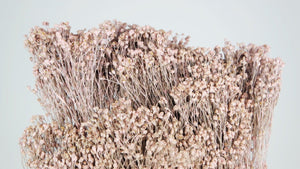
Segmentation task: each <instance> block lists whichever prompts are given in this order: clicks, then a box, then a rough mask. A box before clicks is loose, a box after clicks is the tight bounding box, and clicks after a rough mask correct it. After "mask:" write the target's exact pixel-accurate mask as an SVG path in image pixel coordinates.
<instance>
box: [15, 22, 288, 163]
mask: <svg viewBox="0 0 300 169" xmlns="http://www.w3.org/2000/svg"><path fill="white" fill-rule="evenodd" d="M44 26H45V27H44V28H42V27H35V28H33V29H32V30H31V32H30V33H29V34H28V35H27V36H26V40H25V46H26V47H27V48H28V49H29V51H30V53H31V54H32V56H33V57H31V60H32V62H33V63H34V70H33V73H34V75H35V77H36V84H35V88H34V89H31V90H32V92H34V93H35V94H36V95H37V96H38V101H39V102H40V103H41V105H42V106H43V108H44V109H45V111H46V112H47V113H46V115H45V116H35V117H34V118H33V124H32V125H31V126H29V127H28V128H27V129H26V130H25V131H24V134H23V136H22V137H21V138H20V146H21V152H22V155H23V159H24V166H25V167H28V168H83V169H86V168H218V169H220V168H224V169H225V168H266V152H267V146H268V141H269V137H270V130H271V121H272V113H273V109H274V106H275V105H276V103H277V100H278V96H279V92H280V83H281V69H282V67H283V62H282V61H281V60H280V59H279V58H270V57H268V56H267V54H268V51H269V47H268V46H266V45H263V46H256V45H254V44H249V45H244V44H239V45H237V46H233V45H232V44H231V43H229V42H225V45H224V47H218V46H217V47H215V48H213V49H210V48H203V47H198V48H192V47H189V46H187V43H188V40H189V37H180V36H178V35H176V36H173V35H172V33H171V32H170V31H169V32H165V31H164V30H156V29H154V28H152V27H150V26H138V25H128V24H126V23H122V22H118V21H107V22H105V23H103V24H100V25H99V28H93V29H90V30H88V31H86V30H79V31H77V33H72V32H71V31H70V29H71V27H70V26H69V24H68V23H61V24H59V25H55V26H54V27H53V28H50V27H49V24H48V23H46V22H45V23H44Z"/></svg>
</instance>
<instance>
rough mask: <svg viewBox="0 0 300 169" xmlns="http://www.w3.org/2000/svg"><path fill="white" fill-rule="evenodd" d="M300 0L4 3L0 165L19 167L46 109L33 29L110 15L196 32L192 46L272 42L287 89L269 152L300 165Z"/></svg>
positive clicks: (271, 162)
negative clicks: (36, 118) (33, 123)
mask: <svg viewBox="0 0 300 169" xmlns="http://www.w3.org/2000/svg"><path fill="white" fill-rule="evenodd" d="M299 7H300V3H299V1H297V0H295V1H291V0H270V1H268V0H249V1H242V0H237V1H232V0H226V1H215V0H210V1H208V0H207V1H191V0H184V1H175V0H172V1H164V0H148V1H141V0H140V1H132V0H127V1H125V0H120V1H114V0H111V1H108V0H105V1H101V0H98V1H88V0H85V1H67V0H48V1H43V0H35V1H33V0H24V1H21V0H20V1H15V0H9V1H3V0H1V4H0V13H1V15H0V17H1V27H0V30H1V31H0V34H1V36H0V57H1V60H0V138H1V139H0V168H3V169H18V168H22V166H21V156H20V150H19V145H18V140H19V137H20V136H21V134H22V132H23V130H24V129H25V128H26V127H27V126H28V125H29V124H30V123H29V122H30V117H31V116H32V115H34V114H43V113H44V111H43V110H42V108H41V107H40V105H39V103H38V102H37V101H36V97H35V96H34V95H33V94H32V93H30V92H29V91H28V90H27V88H26V86H27V85H33V84H34V77H33V75H32V66H33V64H32V63H31V62H30V61H29V56H30V55H29V53H28V52H27V51H26V49H25V48H24V45H23V42H24V35H25V34H27V33H29V30H30V28H31V27H33V26H35V25H39V26H41V24H42V22H43V21H49V22H50V26H53V25H54V24H57V23H60V22H62V21H69V22H70V25H71V26H72V31H73V32H76V30H78V29H82V28H87V29H89V28H92V27H97V26H98V24H99V23H101V22H103V21H105V20H108V19H117V20H120V21H124V22H128V23H131V24H133V23H135V24H139V25H151V26H154V27H155V28H157V29H165V30H173V32H178V33H184V34H186V35H190V36H191V42H190V45H191V46H204V47H214V46H215V45H221V46H222V45H223V42H224V39H225V38H226V39H228V40H230V41H232V42H233V43H234V44H235V43H236V42H245V43H255V44H259V45H262V44H268V45H270V46H271V53H270V56H271V57H281V58H282V59H283V61H284V62H285V63H286V65H285V67H284V71H283V75H282V76H283V81H282V90H281V95H280V99H279V101H278V105H277V106H276V108H275V112H274V118H273V128H272V135H271V140H270V146H269V152H268V166H269V168H270V169H294V168H300V167H299V153H300V148H299V147H300V146H298V143H300V139H299V138H300V137H299V129H300V127H299V120H300V118H299V117H300V112H297V109H296V105H297V103H298V102H299V100H298V99H299V98H298V99H297V96H298V97H299V94H300V92H299V88H298V86H300V84H299V82H300V81H299V73H300V71H299V70H300V69H299V67H300V65H299V63H300V62H299V61H300V59H299V57H300V56H298V55H299V51H298V49H300V47H299V46H300V43H299V42H300V34H299V30H300V17H299V16H300V10H299V9H298V8H299Z"/></svg>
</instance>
